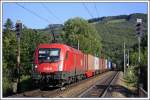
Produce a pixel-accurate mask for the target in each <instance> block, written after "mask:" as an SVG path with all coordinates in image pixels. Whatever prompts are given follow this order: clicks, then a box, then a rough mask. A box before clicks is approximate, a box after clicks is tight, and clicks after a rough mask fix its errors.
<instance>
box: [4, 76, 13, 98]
mask: <svg viewBox="0 0 150 100" xmlns="http://www.w3.org/2000/svg"><path fill="white" fill-rule="evenodd" d="M2 82H3V96H8V95H9V94H11V93H12V87H11V86H12V83H11V82H10V81H9V80H8V78H6V77H3V81H2Z"/></svg>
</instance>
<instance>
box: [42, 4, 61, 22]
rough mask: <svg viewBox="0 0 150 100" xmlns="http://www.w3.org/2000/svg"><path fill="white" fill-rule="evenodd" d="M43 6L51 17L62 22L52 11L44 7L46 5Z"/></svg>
mask: <svg viewBox="0 0 150 100" xmlns="http://www.w3.org/2000/svg"><path fill="white" fill-rule="evenodd" d="M41 5H42V6H43V7H44V9H46V10H47V12H49V14H50V15H52V16H53V17H55V18H56V19H57V20H58V21H60V22H62V21H61V20H60V18H59V17H57V16H56V15H55V14H54V13H53V12H52V11H51V10H50V9H48V7H47V6H45V5H44V3H42V4H41Z"/></svg>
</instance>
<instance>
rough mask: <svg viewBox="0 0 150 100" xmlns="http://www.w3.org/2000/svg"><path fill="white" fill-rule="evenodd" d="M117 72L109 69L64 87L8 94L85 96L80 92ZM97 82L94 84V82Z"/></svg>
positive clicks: (14, 96) (25, 96) (22, 95)
mask: <svg viewBox="0 0 150 100" xmlns="http://www.w3.org/2000/svg"><path fill="white" fill-rule="evenodd" d="M116 73H117V72H115V71H109V72H106V73H103V74H100V75H97V76H94V77H91V78H89V79H86V80H82V81H79V82H77V83H73V84H71V85H67V86H66V87H63V88H53V89H52V88H51V89H47V90H45V91H41V90H40V89H36V90H32V91H27V92H24V93H20V94H16V95H13V96H10V97H11V98H16V97H19V98H21V97H23V98H28V97H30V98H31V97H34V98H38V97H39V98H41V97H42V98H43V97H45V98H73V97H86V96H85V95H83V96H81V94H82V93H83V92H84V91H87V90H88V89H89V88H95V87H96V88H100V87H101V86H100V85H99V84H100V83H101V84H105V83H109V82H107V81H108V80H110V79H109V78H112V76H114V75H115V74H116ZM95 83H96V84H97V85H96V86H95V85H94V84H95ZM90 94H92V95H96V93H95V94H94V92H93V93H90Z"/></svg>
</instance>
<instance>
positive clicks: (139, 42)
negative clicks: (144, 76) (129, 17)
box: [136, 18, 142, 95]
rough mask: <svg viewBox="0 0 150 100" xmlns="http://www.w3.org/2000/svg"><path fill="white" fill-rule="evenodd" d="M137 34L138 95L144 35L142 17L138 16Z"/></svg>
mask: <svg viewBox="0 0 150 100" xmlns="http://www.w3.org/2000/svg"><path fill="white" fill-rule="evenodd" d="M136 34H137V36H138V51H139V57H138V64H139V68H138V84H137V85H138V95H139V88H140V74H141V71H140V63H141V55H140V54H141V46H140V44H141V36H142V19H139V18H137V24H136Z"/></svg>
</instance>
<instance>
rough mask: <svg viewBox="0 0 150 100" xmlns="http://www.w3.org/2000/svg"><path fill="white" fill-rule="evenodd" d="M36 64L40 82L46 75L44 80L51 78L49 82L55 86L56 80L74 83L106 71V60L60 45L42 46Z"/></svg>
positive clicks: (37, 49) (37, 54) (38, 48)
mask: <svg viewBox="0 0 150 100" xmlns="http://www.w3.org/2000/svg"><path fill="white" fill-rule="evenodd" d="M34 64H35V67H34V68H35V70H36V72H37V73H38V75H39V76H40V78H39V79H38V80H40V81H41V78H43V76H42V75H45V76H44V79H42V80H43V81H44V80H45V79H47V78H49V79H48V82H52V81H53V82H54V84H56V83H55V81H56V80H57V82H58V83H63V82H70V81H71V82H74V81H75V80H80V79H82V78H85V77H87V78H88V77H91V76H93V75H95V74H97V73H101V72H103V70H106V67H105V59H99V58H96V57H94V56H92V55H89V54H84V53H82V52H81V51H80V50H77V49H74V48H72V47H70V46H67V45H65V44H60V43H52V44H40V45H39V46H38V47H37V48H36V50H35V59H34ZM94 65H96V66H94ZM99 70H100V71H99ZM35 79H36V78H35ZM54 80H55V81H54ZM46 82H47V81H46Z"/></svg>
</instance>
